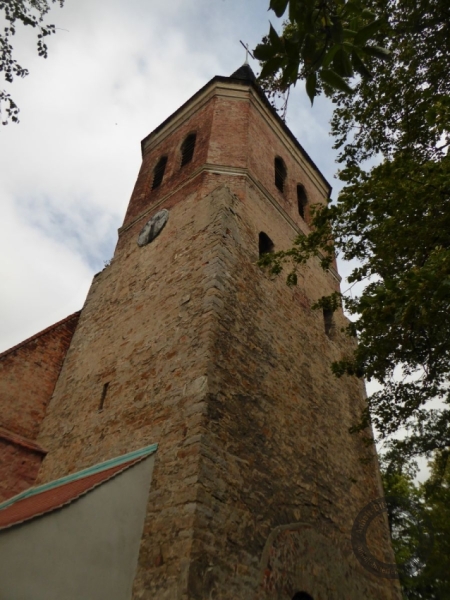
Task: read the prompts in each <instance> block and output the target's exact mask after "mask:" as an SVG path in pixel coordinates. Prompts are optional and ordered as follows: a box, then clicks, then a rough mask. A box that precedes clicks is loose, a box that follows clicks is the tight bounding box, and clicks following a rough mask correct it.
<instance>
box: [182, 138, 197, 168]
mask: <svg viewBox="0 0 450 600" xmlns="http://www.w3.org/2000/svg"><path fill="white" fill-rule="evenodd" d="M196 139H197V135H196V134H195V133H190V134H189V135H188V136H187V138H186V139H185V140H184V142H183V143H182V144H181V166H182V167H184V165H187V164H188V163H189V162H191V160H192V157H193V156H194V150H195V140H196Z"/></svg>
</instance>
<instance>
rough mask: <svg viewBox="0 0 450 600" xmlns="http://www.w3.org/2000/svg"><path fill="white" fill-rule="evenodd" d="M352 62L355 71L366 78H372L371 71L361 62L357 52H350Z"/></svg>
mask: <svg viewBox="0 0 450 600" xmlns="http://www.w3.org/2000/svg"><path fill="white" fill-rule="evenodd" d="M351 56H352V64H353V68H354V69H355V71H356V72H357V73H359V74H360V75H361V76H362V77H366V78H367V79H372V73H371V72H370V71H369V69H368V68H367V67H366V65H365V64H364V63H363V61H362V60H361V58H360V57H359V55H358V53H357V52H352V55H351Z"/></svg>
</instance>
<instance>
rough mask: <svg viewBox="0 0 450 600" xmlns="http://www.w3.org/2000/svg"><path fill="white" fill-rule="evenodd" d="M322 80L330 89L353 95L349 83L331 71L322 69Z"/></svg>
mask: <svg viewBox="0 0 450 600" xmlns="http://www.w3.org/2000/svg"><path fill="white" fill-rule="evenodd" d="M319 74H320V78H321V80H322V81H323V82H324V83H325V84H326V85H329V86H330V87H332V88H334V89H336V90H339V91H340V92H346V93H347V94H353V92H354V90H353V89H352V88H351V87H350V86H349V85H348V83H347V82H346V81H345V79H343V78H342V77H341V76H340V75H338V74H337V73H336V72H335V71H332V70H331V69H322V70H321V71H320V73H319Z"/></svg>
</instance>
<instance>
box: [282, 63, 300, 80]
mask: <svg viewBox="0 0 450 600" xmlns="http://www.w3.org/2000/svg"><path fill="white" fill-rule="evenodd" d="M298 68H299V61H298V60H297V61H289V62H288V64H287V65H286V67H285V68H284V69H283V77H282V80H281V81H282V85H283V86H289V85H295V84H296V82H297V79H298Z"/></svg>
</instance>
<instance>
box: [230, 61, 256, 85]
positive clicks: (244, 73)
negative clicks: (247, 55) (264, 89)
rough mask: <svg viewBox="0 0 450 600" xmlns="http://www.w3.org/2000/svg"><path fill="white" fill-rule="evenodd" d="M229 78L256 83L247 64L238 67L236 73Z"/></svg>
mask: <svg viewBox="0 0 450 600" xmlns="http://www.w3.org/2000/svg"><path fill="white" fill-rule="evenodd" d="M230 78H232V79H244V81H251V82H252V83H255V81H256V76H255V74H254V73H253V71H252V68H251V67H250V65H249V64H248V63H244V64H243V65H242V67H239V69H237V71H235V72H234V73H232V74H231V75H230Z"/></svg>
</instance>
